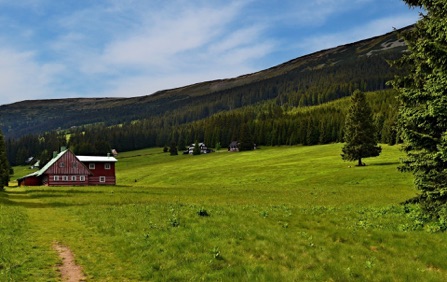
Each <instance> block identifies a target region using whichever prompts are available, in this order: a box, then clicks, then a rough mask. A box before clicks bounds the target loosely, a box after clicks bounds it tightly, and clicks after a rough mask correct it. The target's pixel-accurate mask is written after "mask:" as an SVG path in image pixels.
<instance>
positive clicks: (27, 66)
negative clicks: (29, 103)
mask: <svg viewBox="0 0 447 282" xmlns="http://www.w3.org/2000/svg"><path fill="white" fill-rule="evenodd" d="M61 70H63V67H62V66H60V65H57V64H43V65H39V64H37V63H36V62H35V60H34V54H33V53H31V52H16V51H13V50H9V49H0V97H1V101H0V103H1V104H6V103H10V102H14V101H17V98H18V97H20V99H22V100H25V99H39V98H45V97H48V96H51V95H52V94H53V92H52V88H51V82H52V77H53V76H54V75H55V74H56V73H57V72H59V71H61ZM48 98H50V97H48Z"/></svg>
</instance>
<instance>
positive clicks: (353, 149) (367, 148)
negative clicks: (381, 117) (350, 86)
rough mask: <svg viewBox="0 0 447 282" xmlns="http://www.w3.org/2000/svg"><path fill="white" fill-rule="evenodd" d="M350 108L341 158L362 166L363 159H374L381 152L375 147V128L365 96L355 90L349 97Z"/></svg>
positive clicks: (379, 148) (378, 147) (380, 149)
mask: <svg viewBox="0 0 447 282" xmlns="http://www.w3.org/2000/svg"><path fill="white" fill-rule="evenodd" d="M351 103H352V104H351V107H350V108H349V112H348V114H347V116H346V121H345V131H344V139H345V142H346V144H345V145H344V147H343V148H342V152H343V153H342V154H341V156H342V158H343V160H347V161H358V165H359V166H362V165H364V164H363V162H362V159H363V158H369V157H376V156H378V155H379V154H380V152H381V151H382V148H381V147H380V146H378V145H377V139H376V135H377V133H376V128H375V126H374V122H373V118H372V112H371V108H370V107H369V105H368V103H367V101H366V97H365V94H364V93H363V92H361V91H360V90H355V91H354V93H353V94H352V96H351Z"/></svg>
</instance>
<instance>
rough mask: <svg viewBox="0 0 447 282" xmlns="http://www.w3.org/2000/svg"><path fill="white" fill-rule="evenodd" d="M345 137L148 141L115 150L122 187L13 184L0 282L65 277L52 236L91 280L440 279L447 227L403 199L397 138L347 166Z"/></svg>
mask: <svg viewBox="0 0 447 282" xmlns="http://www.w3.org/2000/svg"><path fill="white" fill-rule="evenodd" d="M341 146H342V145H341V144H332V145H323V146H308V147H302V146H298V147H275V148H261V149H260V150H256V151H252V152H241V153H228V152H226V151H222V152H216V153H213V154H207V155H200V156H189V155H179V156H170V155H169V154H167V153H162V149H160V148H157V149H147V150H141V151H134V152H126V153H122V154H120V155H119V156H118V163H117V179H118V180H117V182H118V185H117V186H113V187H64V188H62V187H25V188H14V187H10V188H7V189H6V191H5V192H0V203H1V205H0V231H1V232H0V281H59V280H60V274H59V273H58V270H57V265H58V263H60V259H59V257H58V256H57V253H56V252H55V251H54V250H53V249H52V247H51V246H52V245H53V244H54V243H55V242H59V243H61V244H64V245H66V246H68V247H70V249H71V250H72V251H73V252H74V254H75V256H76V261H77V263H78V264H79V265H81V266H82V267H83V269H84V272H85V274H86V276H87V278H88V281H202V280H204V281H446V280H447V252H446V247H445V246H446V245H447V237H446V236H445V234H443V233H430V232H427V231H425V230H422V228H418V224H417V220H416V219H415V218H414V217H413V216H412V215H413V214H414V213H412V209H413V208H414V207H410V208H406V207H404V206H402V205H400V203H402V202H403V201H405V200H407V199H409V198H411V197H413V196H415V195H416V192H417V191H416V190H415V189H414V188H413V185H412V177H411V175H409V174H404V173H400V172H398V171H397V166H398V165H399V158H400V157H401V156H402V152H401V151H399V147H397V146H394V147H389V146H386V145H384V146H383V152H382V154H381V156H380V157H377V158H371V159H365V162H366V163H367V166H365V167H355V166H353V164H354V163H348V162H344V161H342V160H341V157H340V153H341ZM15 171H16V175H15V178H17V177H19V176H21V175H23V174H26V173H29V172H30V171H29V170H28V169H26V168H15ZM206 215H208V216H206Z"/></svg>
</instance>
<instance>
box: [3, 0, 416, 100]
mask: <svg viewBox="0 0 447 282" xmlns="http://www.w3.org/2000/svg"><path fill="white" fill-rule="evenodd" d="M418 18H419V11H418V10H414V9H410V8H408V7H407V6H406V5H405V4H404V2H403V1H401V0H311V1H309V0H290V1H289V0H282V1H279V0H277V1H275V0H270V1H267V0H237V1H232V0H222V1H221V0H215V1H212V0H208V1H206V0H204V1H201V0H197V1H195V0H189V1H188V0H170V1H165V0H108V1H106V0H96V1H92V0H64V1H54V0H20V1H11V0H0V104H8V103H13V102H17V101H22V100H34V99H56V98H72V97H134V96H142V95H149V94H152V93H154V92H156V91H158V90H164V89H170V88H175V87H180V86H185V85H189V84H193V83H197V82H202V81H207V80H213V79H222V78H231V77H236V76H239V75H243V74H247V73H252V72H256V71H259V70H262V69H266V68H269V67H272V66H275V65H277V64H280V63H283V62H286V61H288V60H291V59H294V58H297V57H299V56H302V55H306V54H309V53H312V52H315V51H319V50H322V49H327V48H331V47H336V46H338V45H342V44H346V43H351V42H354V41H358V40H361V39H365V38H369V37H372V36H376V35H380V34H384V33H387V32H390V31H392V30H393V28H401V27H404V26H407V25H410V24H413V23H415V22H416V21H417V20H418Z"/></svg>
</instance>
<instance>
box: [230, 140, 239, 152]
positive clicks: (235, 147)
mask: <svg viewBox="0 0 447 282" xmlns="http://www.w3.org/2000/svg"><path fill="white" fill-rule="evenodd" d="M228 151H229V152H239V143H238V142H237V141H233V142H231V143H230V146H228Z"/></svg>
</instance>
